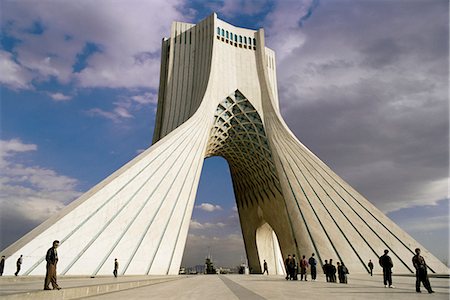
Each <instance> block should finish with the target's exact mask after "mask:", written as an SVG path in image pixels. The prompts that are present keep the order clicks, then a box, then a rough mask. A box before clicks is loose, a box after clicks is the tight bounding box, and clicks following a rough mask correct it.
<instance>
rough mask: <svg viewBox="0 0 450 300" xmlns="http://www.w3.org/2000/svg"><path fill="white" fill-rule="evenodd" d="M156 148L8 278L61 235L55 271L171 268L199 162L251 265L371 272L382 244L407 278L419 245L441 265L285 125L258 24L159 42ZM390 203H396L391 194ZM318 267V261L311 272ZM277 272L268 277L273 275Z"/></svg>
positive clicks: (54, 229) (195, 30) (102, 186)
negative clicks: (215, 180)
mask: <svg viewBox="0 0 450 300" xmlns="http://www.w3.org/2000/svg"><path fill="white" fill-rule="evenodd" d="M153 142H154V143H153V145H152V146H151V147H150V148H149V149H147V150H146V151H145V152H143V153H141V154H140V155H139V156H137V157H136V158H134V159H133V160H132V161H130V162H129V163H128V164H126V165H124V166H123V167H122V168H120V169H119V170H118V171H116V172H115V173H113V174H112V175H110V176H109V177H108V178H106V179H105V180H104V181H102V182H101V183H99V184H98V185H97V186H95V187H93V188H92V189H91V190H89V191H88V192H87V193H85V194H84V195H82V196H81V197H80V198H79V199H77V200H75V201H74V202H72V203H71V204H70V205H68V206H67V207H66V208H65V209H63V210H62V211H61V212H60V213H59V214H58V215H55V216H54V217H52V218H50V219H49V220H47V221H46V222H44V223H43V224H41V225H40V226H38V227H37V228H35V229H34V230H33V231H31V232H30V233H28V234H27V235H25V236H24V237H22V238H21V239H20V240H18V241H17V242H16V243H14V244H12V245H11V246H10V247H8V248H7V249H5V250H4V251H3V252H2V253H1V254H2V255H6V256H7V261H6V269H5V274H6V275H8V274H12V273H14V271H15V261H16V260H17V258H18V256H19V255H21V254H22V255H23V256H24V260H23V265H22V271H21V274H25V275H38V274H39V275H42V274H45V254H46V250H47V249H48V248H49V247H50V246H51V244H52V241H53V240H55V239H58V240H60V241H61V246H60V248H59V251H58V252H59V263H58V273H59V274H63V275H76V274H84V275H102V274H107V275H110V274H111V271H112V266H113V262H114V258H117V259H118V260H119V263H120V269H119V274H125V275H131V274H178V270H179V267H180V263H181V259H182V257H183V252H184V247H185V243H186V238H187V234H188V229H189V223H190V220H191V214H192V209H193V207H194V201H195V197H196V192H197V186H198V182H199V178H200V173H201V170H202V166H203V161H204V159H205V158H206V157H210V156H222V157H224V158H225V159H226V160H227V161H228V164H229V167H230V171H231V175H232V179H233V188H234V192H235V195H236V204H237V208H238V211H239V217H240V222H241V228H242V234H243V237H244V242H245V249H246V252H247V258H248V262H249V265H250V267H251V269H252V270H253V272H260V271H261V266H262V262H263V260H264V259H265V260H266V261H267V262H268V265H269V269H270V270H272V271H271V272H273V271H274V270H277V273H278V274H280V273H283V267H282V257H285V256H287V255H288V254H296V256H297V257H300V256H301V255H307V257H308V256H309V255H311V253H315V254H316V257H317V259H318V261H319V262H320V263H321V262H322V261H323V260H325V259H330V258H331V259H333V260H334V261H342V262H344V263H345V265H346V266H347V267H348V269H349V270H350V272H351V273H352V274H353V273H364V272H367V267H366V265H367V262H368V261H369V259H372V261H374V262H375V263H376V266H375V271H377V270H380V268H379V267H378V266H377V258H378V256H380V255H382V254H383V250H384V249H389V250H390V255H391V257H392V259H393V262H394V269H393V271H394V272H395V273H412V272H413V271H414V267H413V265H412V262H411V258H412V256H413V254H414V252H413V251H414V249H415V248H416V247H420V248H421V249H422V253H423V256H424V257H425V258H426V261H427V263H428V265H429V271H430V272H432V273H448V268H447V267H446V266H445V265H444V264H443V263H441V262H440V261H439V260H438V259H437V258H435V257H434V256H433V255H432V254H431V253H430V252H428V251H427V250H426V249H425V248H424V247H423V246H421V245H420V244H419V243H418V242H416V241H415V240H414V239H413V238H412V237H411V236H409V235H408V234H407V233H405V232H404V231H403V230H402V229H400V228H399V227H398V226H397V225H396V224H394V223H393V222H392V221H391V220H390V219H388V218H387V217H386V216H385V215H384V214H383V213H382V212H381V211H379V210H378V209H377V208H376V207H375V206H373V205H372V204H371V203H370V202H369V201H367V200H366V199H365V198H364V197H363V196H361V195H360V194H359V193H358V192H357V191H355V190H354V189H353V188H352V187H351V186H350V185H348V184H347V183H346V182H344V181H343V180H342V179H341V178H340V177H339V176H338V175H336V174H335V173H334V172H333V171H332V170H331V169H330V168H328V167H327V166H326V165H325V164H324V163H323V162H322V161H321V160H320V159H319V158H318V157H317V156H315V155H314V154H313V153H312V152H311V151H310V150H308V148H307V147H305V146H304V145H303V144H302V143H301V142H300V141H299V140H298V139H297V138H296V137H295V135H294V134H293V133H292V132H291V131H290V130H289V128H288V127H287V125H286V123H285V122H284V121H283V118H282V116H281V114H280V109H279V103H278V93H277V77H276V63H275V53H274V51H272V50H271V49H269V48H267V47H266V46H265V41H264V30H263V29H259V30H257V31H255V30H249V29H244V28H239V27H235V26H232V25H230V24H228V23H225V22H224V21H221V20H219V19H218V18H217V15H216V14H212V15H211V16H209V17H208V18H206V19H204V20H203V21H201V22H200V23H199V24H196V25H195V24H188V23H181V22H174V23H173V25H172V29H171V35H170V38H166V39H163V41H162V53H161V78H160V86H159V99H158V111H157V120H156V128H155V132H154V140H153ZM393 201H395V200H393ZM320 269H321V268H320V267H319V270H320ZM272 274H273V273H272Z"/></svg>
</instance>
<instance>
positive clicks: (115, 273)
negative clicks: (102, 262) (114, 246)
mask: <svg viewBox="0 0 450 300" xmlns="http://www.w3.org/2000/svg"><path fill="white" fill-rule="evenodd" d="M117 271H119V262H118V261H117V258H114V271H113V274H114V277H116V278H117Z"/></svg>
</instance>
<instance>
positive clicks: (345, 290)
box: [89, 275, 449, 300]
mask: <svg viewBox="0 0 450 300" xmlns="http://www.w3.org/2000/svg"><path fill="white" fill-rule="evenodd" d="M324 281H325V279H324V278H323V277H321V278H319V279H318V280H317V281H315V282H311V281H308V282H304V281H286V280H284V278H282V277H279V276H262V275H251V276H244V275H217V276H216V275H196V276H190V277H188V278H186V279H182V280H176V281H171V282H165V283H160V284H156V285H152V286H148V287H142V288H137V289H133V290H128V291H122V292H117V293H111V294H106V295H103V296H98V297H91V298H89V299H127V300H132V299H214V300H221V299H224V300H225V299H227V300H228V299H230V300H231V299H243V300H244V299H245V300H259V299H326V298H329V299H333V300H335V299H364V300H366V299H377V300H381V299H389V300H394V299H405V300H414V299H429V298H430V297H432V298H433V299H449V279H448V278H432V279H431V284H432V287H433V289H434V290H435V291H436V293H435V294H432V295H429V294H428V293H427V292H426V290H425V289H422V290H423V292H422V293H421V294H417V293H416V292H415V278H414V277H400V276H398V277H394V285H395V288H393V289H389V288H385V287H384V286H383V285H382V277H381V276H374V277H372V278H371V277H370V276H365V275H358V276H356V275H355V276H350V277H349V284H347V285H345V284H339V283H327V282H324Z"/></svg>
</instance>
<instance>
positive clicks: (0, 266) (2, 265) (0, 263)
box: [0, 255, 5, 276]
mask: <svg viewBox="0 0 450 300" xmlns="http://www.w3.org/2000/svg"><path fill="white" fill-rule="evenodd" d="M4 269H5V256H4V255H3V256H2V259H1V260H0V276H3V270H4Z"/></svg>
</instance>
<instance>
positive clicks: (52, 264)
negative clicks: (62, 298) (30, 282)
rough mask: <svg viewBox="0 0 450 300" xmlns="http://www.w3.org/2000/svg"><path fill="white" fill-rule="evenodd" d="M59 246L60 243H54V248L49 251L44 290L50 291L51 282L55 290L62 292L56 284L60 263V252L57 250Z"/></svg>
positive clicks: (46, 257) (46, 258)
mask: <svg viewBox="0 0 450 300" xmlns="http://www.w3.org/2000/svg"><path fill="white" fill-rule="evenodd" d="M58 246H59V241H53V246H52V247H51V248H50V249H48V250H47V255H46V256H45V260H46V261H47V273H46V274H45V282H44V290H50V287H49V285H50V282H51V283H52V287H53V289H54V290H60V289H61V288H60V287H59V285H58V283H56V264H57V263H58V252H57V251H56V249H57V248H58Z"/></svg>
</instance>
